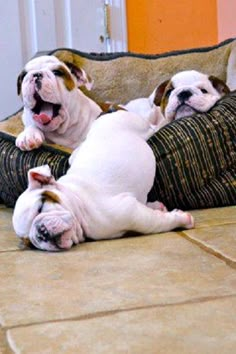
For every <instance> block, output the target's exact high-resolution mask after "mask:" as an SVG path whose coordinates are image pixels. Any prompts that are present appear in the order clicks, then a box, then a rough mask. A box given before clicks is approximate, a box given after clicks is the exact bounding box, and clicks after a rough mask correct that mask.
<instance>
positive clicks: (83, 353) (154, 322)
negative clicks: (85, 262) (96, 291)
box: [8, 298, 236, 354]
mask: <svg viewBox="0 0 236 354" xmlns="http://www.w3.org/2000/svg"><path fill="white" fill-rule="evenodd" d="M235 312H236V298H227V299H218V300H215V301H205V302H202V303H190V304H182V305H178V306H175V305H174V306H167V307H156V308H152V309H142V310H137V311H130V312H122V313H115V314H110V315H107V316H103V317H99V318H91V319H87V320H83V321H71V322H68V321H65V322H58V323H50V324H41V325H35V326H30V327H26V328H16V329H12V330H10V331H9V333H8V338H9V342H10V343H11V345H12V348H14V349H15V351H17V352H18V353H22V354H37V353H70V354H73V353H80V354H100V353H101V354H106V353H109V354H110V353H112V354H117V353H129V354H132V353H134V354H139V353H140V354H143V353H148V354H157V353H158V354H173V353H174V354H199V353H204V354H205V353H207V354H211V353H212V354H223V353H225V354H226V353H235V352H236V334H235V328H236V317H235Z"/></svg>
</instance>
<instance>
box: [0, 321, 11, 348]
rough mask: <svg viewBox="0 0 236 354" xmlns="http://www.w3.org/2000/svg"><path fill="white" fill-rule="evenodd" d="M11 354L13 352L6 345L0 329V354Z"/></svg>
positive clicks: (4, 334) (4, 336) (3, 332)
mask: <svg viewBox="0 0 236 354" xmlns="http://www.w3.org/2000/svg"><path fill="white" fill-rule="evenodd" d="M11 353H13V352H12V350H11V349H10V347H9V345H8V343H7V338H6V333H5V331H3V330H2V328H1V327H0V354H11Z"/></svg>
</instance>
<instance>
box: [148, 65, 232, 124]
mask: <svg viewBox="0 0 236 354" xmlns="http://www.w3.org/2000/svg"><path fill="white" fill-rule="evenodd" d="M226 93H229V88H228V87H227V86H226V85H225V83H224V82H223V81H221V80H220V79H218V78H216V77H213V76H207V75H205V74H202V73H200V72H198V71H195V70H190V71H182V72H179V73H178V74H176V75H174V76H173V77H172V79H171V80H168V81H165V82H164V83H162V84H161V85H160V86H159V87H158V88H157V90H156V97H155V99H154V103H155V104H156V105H160V107H161V110H162V113H163V114H164V116H165V117H166V118H167V119H168V120H169V121H172V120H175V119H179V118H183V117H186V116H190V115H192V114H194V113H196V112H207V111H208V110H209V109H210V108H212V107H213V106H214V105H215V103H216V102H217V101H218V100H219V99H220V98H221V97H222V96H223V95H225V94H226Z"/></svg>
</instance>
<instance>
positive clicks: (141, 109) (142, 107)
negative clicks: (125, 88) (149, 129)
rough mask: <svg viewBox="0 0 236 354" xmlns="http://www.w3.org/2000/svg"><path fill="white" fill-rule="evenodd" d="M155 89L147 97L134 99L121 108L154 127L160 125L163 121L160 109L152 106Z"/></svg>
mask: <svg viewBox="0 0 236 354" xmlns="http://www.w3.org/2000/svg"><path fill="white" fill-rule="evenodd" d="M155 93H156V89H155V90H154V91H153V92H152V94H151V95H150V96H149V97H143V98H136V99H134V100H131V101H129V102H128V103H126V104H125V105H123V108H124V109H126V110H127V111H129V112H133V113H136V114H138V115H140V116H141V117H143V118H144V119H146V120H148V121H149V122H151V123H152V124H154V125H157V124H160V122H161V121H162V120H163V118H164V117H163V115H162V113H161V109H160V107H158V106H157V105H155V104H154V98H155Z"/></svg>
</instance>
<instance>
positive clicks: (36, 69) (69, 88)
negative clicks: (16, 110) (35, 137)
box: [17, 55, 89, 131]
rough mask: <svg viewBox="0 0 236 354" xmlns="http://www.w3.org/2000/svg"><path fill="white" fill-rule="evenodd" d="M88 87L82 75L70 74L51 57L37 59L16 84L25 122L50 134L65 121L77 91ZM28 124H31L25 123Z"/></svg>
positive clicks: (87, 81)
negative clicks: (82, 86)
mask: <svg viewBox="0 0 236 354" xmlns="http://www.w3.org/2000/svg"><path fill="white" fill-rule="evenodd" d="M88 83H89V78H88V77H87V76H86V74H85V72H84V71H83V70H82V69H80V68H76V70H74V71H73V73H72V70H70V68H69V67H68V66H67V65H65V64H64V63H63V62H61V61H60V60H58V59H57V58H56V57H54V56H52V55H48V56H47V55H45V56H41V57H37V58H35V59H32V60H31V61H29V62H28V63H27V64H26V66H25V69H24V70H23V71H22V72H21V74H20V75H19V77H18V81H17V88H18V94H20V95H21V97H22V100H23V104H24V108H25V110H26V111H27V118H26V119H33V121H34V123H35V124H36V125H37V126H39V128H40V129H41V130H43V131H53V130H55V129H57V128H58V127H59V126H60V124H61V123H62V122H63V121H64V120H65V119H66V112H67V111H68V109H69V107H70V104H71V100H73V95H74V92H75V91H77V87H78V86H81V85H86V84H88ZM26 123H30V122H26Z"/></svg>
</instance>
